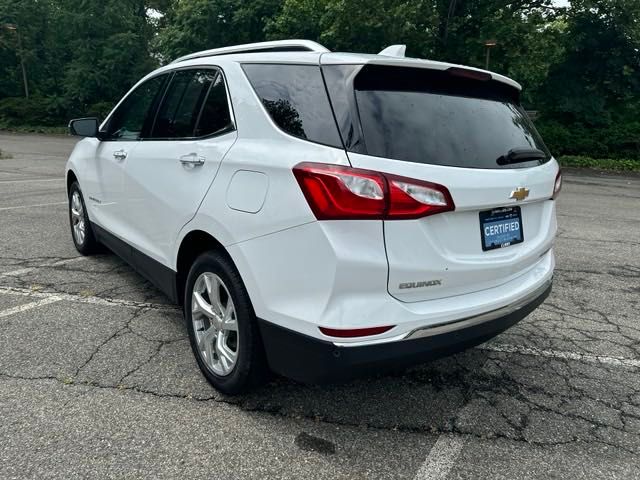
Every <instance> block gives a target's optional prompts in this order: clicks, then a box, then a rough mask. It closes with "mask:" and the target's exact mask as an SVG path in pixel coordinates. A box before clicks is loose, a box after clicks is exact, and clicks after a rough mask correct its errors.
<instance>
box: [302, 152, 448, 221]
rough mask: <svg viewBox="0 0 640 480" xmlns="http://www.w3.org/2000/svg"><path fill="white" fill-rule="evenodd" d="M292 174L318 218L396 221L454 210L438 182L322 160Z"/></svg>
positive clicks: (443, 188)
mask: <svg viewBox="0 0 640 480" xmlns="http://www.w3.org/2000/svg"><path fill="white" fill-rule="evenodd" d="M293 174H294V175H295V177H296V179H297V180H298V183H299V184H300V188H301V189H302V192H303V193H304V196H305V198H306V199H307V202H308V203H309V206H310V207H311V210H312V211H313V213H314V215H315V216H316V218H317V219H318V220H347V219H351V220H355V219H380V220H396V219H407V218H420V217H426V216H428V215H433V214H435V213H441V212H446V211H450V210H454V209H455V205H454V203H453V199H452V198H451V194H450V193H449V190H447V188H446V187H444V186H442V185H438V184H436V183H431V182H425V181H422V180H415V179H411V178H405V177H399V176H396V175H389V174H385V173H380V172H374V171H371V170H362V169H359V168H351V167H344V166H339V165H327V164H322V163H301V164H299V165H296V166H295V167H294V168H293Z"/></svg>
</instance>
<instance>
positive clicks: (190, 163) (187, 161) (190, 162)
mask: <svg viewBox="0 0 640 480" xmlns="http://www.w3.org/2000/svg"><path fill="white" fill-rule="evenodd" d="M204 161H205V158H204V157H201V156H199V155H198V154H197V153H190V154H189V155H183V156H182V157H180V163H182V165H184V166H185V167H190V168H193V167H199V166H201V165H204Z"/></svg>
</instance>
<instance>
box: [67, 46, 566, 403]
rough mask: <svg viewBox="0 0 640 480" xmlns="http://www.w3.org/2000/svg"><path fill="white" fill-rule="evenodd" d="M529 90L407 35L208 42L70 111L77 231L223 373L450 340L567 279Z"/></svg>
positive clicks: (223, 376)
mask: <svg viewBox="0 0 640 480" xmlns="http://www.w3.org/2000/svg"><path fill="white" fill-rule="evenodd" d="M519 95H520V86H519V85H518V84H517V83H516V82H514V81H512V80H510V79H508V78H506V77H503V76H501V75H497V74H495V73H490V72H487V71H483V70H478V69H475V68H470V67H463V66H457V65H451V64H446V63H439V62H432V61H427V60H419V59H413V58H405V57H404V49H403V47H402V46H393V47H389V48H388V49H385V50H384V51H383V52H381V53H380V54H379V55H362V54H351V53H332V52H329V51H328V50H327V49H326V48H324V47H322V46H321V45H318V44H317V43H314V42H310V41H303V40H291V41H280V42H268V43H260V44H251V45H241V46H236V47H228V48H222V49H217V50H209V51H204V52H199V53H194V54H192V55H188V56H186V57H183V58H180V59H178V60H176V61H174V62H173V63H171V64H170V65H167V66H165V67H162V68H160V69H158V70H156V71H154V72H153V73H151V74H149V75H148V76H146V77H145V78H143V79H142V80H141V81H140V82H139V83H138V84H137V85H135V86H134V87H133V89H132V90H131V91H130V92H129V93H128V94H127V95H126V96H125V97H124V99H123V100H122V101H121V102H120V103H119V104H118V105H117V106H116V107H115V109H114V110H113V111H112V112H111V114H110V115H109V116H108V118H107V119H106V120H105V121H104V123H102V125H100V126H99V127H98V121H97V119H93V118H91V119H78V120H73V121H71V123H70V129H71V132H72V133H73V134H76V135H80V136H84V137H87V138H85V139H84V140H82V141H81V142H79V143H78V144H77V146H76V148H75V150H74V151H73V153H72V154H71V157H70V159H69V161H68V164H67V170H66V175H67V186H68V193H69V212H70V220H71V230H72V233H73V240H74V242H75V245H76V248H77V249H78V250H79V251H80V252H81V253H83V254H88V253H90V252H91V251H94V250H95V249H96V247H97V246H98V244H104V245H106V246H107V247H108V248H109V249H111V250H113V251H114V252H115V253H117V254H118V255H120V256H121V257H123V258H124V259H125V260H126V261H128V262H129V263H130V264H131V265H132V266H133V267H134V268H135V269H136V270H138V271H139V272H140V273H141V274H142V275H144V276H145V277H146V278H148V279H149V280H150V281H152V282H153V283H154V284H155V285H157V286H158V288H160V289H161V290H162V291H163V292H165V293H166V294H167V295H168V296H169V297H170V298H171V299H172V300H173V301H175V302H177V303H179V304H181V305H183V306H184V316H185V319H186V324H187V328H188V331H189V337H190V339H191V345H192V347H193V351H194V353H195V356H196V358H197V361H198V364H199V366H200V368H201V369H202V372H203V373H204V375H205V376H206V378H207V379H208V380H209V381H210V382H211V383H212V384H213V385H214V386H215V387H216V388H218V389H220V390H221V391H223V392H227V393H237V392H240V391H242V390H244V389H246V388H247V387H249V386H251V385H253V384H255V382H257V381H258V380H259V379H260V378H262V377H263V376H264V374H265V373H266V372H267V371H268V370H272V371H275V372H277V373H280V374H283V375H285V376H288V377H290V378H293V379H296V380H299V381H304V382H314V383H316V382H326V381H336V380H343V379H345V378H350V377H352V376H354V375H361V374H366V373H368V372H380V371H386V370H388V369H391V368H394V369H395V368H398V367H403V366H408V365H412V364H416V363H419V362H423V361H426V360H428V359H430V358H434V357H437V356H442V355H445V354H448V353H452V352H455V351H458V350H461V349H464V348H467V347H469V346H472V345H475V344H478V343H481V342H483V341H486V340H487V339H489V338H491V337H493V336H495V335H496V334H498V333H500V332H501V331H503V330H505V329H506V328H508V327H509V326H511V325H513V324H515V323H516V322H518V321H519V320H521V319H522V318H524V317H525V316H526V315H527V314H529V313H530V312H531V311H532V310H533V309H534V308H536V307H537V306H538V305H539V304H540V303H541V302H542V301H543V300H544V299H545V298H546V296H547V295H548V294H549V291H550V289H551V281H552V275H553V269H554V255H553V244H554V238H555V234H556V218H555V202H554V198H555V196H556V195H557V194H558V192H559V190H560V185H561V177H560V173H559V168H558V164H557V163H556V161H555V160H554V159H553V158H552V157H551V155H550V154H549V152H548V150H547V149H546V147H545V145H544V144H543V142H542V140H541V139H540V137H539V135H538V133H537V132H536V130H535V128H534V127H533V125H532V124H531V122H530V120H529V118H528V117H527V115H526V113H525V112H524V110H523V109H522V107H521V106H520V105H519Z"/></svg>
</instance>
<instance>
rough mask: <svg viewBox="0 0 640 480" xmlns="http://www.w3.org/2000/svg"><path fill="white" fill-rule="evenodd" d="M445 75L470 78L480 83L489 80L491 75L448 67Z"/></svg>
mask: <svg viewBox="0 0 640 480" xmlns="http://www.w3.org/2000/svg"><path fill="white" fill-rule="evenodd" d="M447 73H448V74H449V75H453V76H454V77H463V78H470V79H472V80H479V81H481V82H488V81H489V80H491V74H490V73H487V72H479V71H477V70H470V69H468V68H460V67H450V68H447Z"/></svg>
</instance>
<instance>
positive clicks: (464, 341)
mask: <svg viewBox="0 0 640 480" xmlns="http://www.w3.org/2000/svg"><path fill="white" fill-rule="evenodd" d="M550 292H551V284H550V283H548V284H545V285H544V288H543V289H542V290H540V289H539V290H536V292H534V293H535V295H534V294H531V295H528V296H527V297H526V299H522V300H521V301H518V302H516V304H514V305H512V306H511V307H512V308H511V309H500V310H494V311H492V312H488V314H486V315H489V316H488V317H483V316H482V315H480V316H477V317H473V318H471V319H465V320H461V321H458V322H454V323H450V324H446V325H441V326H440V327H447V326H449V327H451V328H449V329H446V330H434V329H429V330H430V334H429V335H426V336H421V337H418V338H415V337H412V338H406V339H403V340H400V341H395V342H388V343H378V344H373V345H365V346H358V347H343V346H339V345H334V344H333V343H332V342H328V341H324V340H320V339H317V338H313V337H310V336H308V335H303V334H301V333H298V332H294V331H293V330H289V329H286V328H283V327H280V326H278V325H275V324H273V323H271V322H268V321H265V320H261V319H259V322H258V323H259V325H260V333H261V335H262V340H263V343H264V347H265V352H266V355H267V361H268V362H269V366H270V367H271V369H272V370H274V371H275V372H276V373H279V374H281V375H283V376H285V377H289V378H291V379H293V380H297V381H300V382H303V383H316V384H321V383H334V382H340V381H347V380H350V379H353V378H356V377H360V376H366V375H370V374H373V373H376V374H378V373H383V372H385V371H392V370H397V369H399V368H405V367H409V366H412V365H416V364H420V363H424V362H426V361H429V360H433V359H435V358H439V357H444V356H447V355H451V354H453V353H456V352H459V351H462V350H465V349H467V348H470V347H473V346H475V345H479V344H481V343H484V342H486V341H487V340H489V339H491V338H493V337H495V336H496V335H498V334H499V333H501V332H503V331H504V330H506V329H508V328H509V327H511V326H513V325H515V324H516V323H518V322H519V321H520V320H522V319H523V318H525V317H526V316H527V315H529V313H531V312H532V311H533V310H535V308H536V307H538V305H540V304H541V303H542V302H543V301H544V300H545V299H546V298H547V296H549V293H550ZM523 302H524V303H523ZM516 306H517V308H515V309H514V308H513V307H516ZM496 315H497V316H496ZM478 319H480V320H478ZM454 327H455V328H454Z"/></svg>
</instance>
